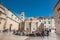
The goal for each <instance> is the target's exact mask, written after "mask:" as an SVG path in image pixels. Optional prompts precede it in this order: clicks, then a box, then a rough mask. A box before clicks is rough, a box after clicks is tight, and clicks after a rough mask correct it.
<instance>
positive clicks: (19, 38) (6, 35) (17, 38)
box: [0, 33, 28, 40]
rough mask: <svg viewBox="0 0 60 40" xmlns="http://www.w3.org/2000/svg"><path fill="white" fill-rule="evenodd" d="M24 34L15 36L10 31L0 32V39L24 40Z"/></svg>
mask: <svg viewBox="0 0 60 40" xmlns="http://www.w3.org/2000/svg"><path fill="white" fill-rule="evenodd" d="M26 38H28V37H26V36H16V35H12V34H11V33H0V40H25V39H26Z"/></svg>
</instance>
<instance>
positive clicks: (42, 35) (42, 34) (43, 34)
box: [41, 29, 45, 38]
mask: <svg viewBox="0 0 60 40" xmlns="http://www.w3.org/2000/svg"><path fill="white" fill-rule="evenodd" d="M44 36H45V33H44V30H43V29H42V33H41V37H43V38H44Z"/></svg>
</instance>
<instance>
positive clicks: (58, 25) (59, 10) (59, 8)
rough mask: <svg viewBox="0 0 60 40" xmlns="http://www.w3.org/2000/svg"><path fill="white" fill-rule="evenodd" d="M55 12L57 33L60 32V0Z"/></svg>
mask: <svg viewBox="0 0 60 40" xmlns="http://www.w3.org/2000/svg"><path fill="white" fill-rule="evenodd" d="M54 14H55V22H56V23H55V24H56V33H57V34H60V0H58V3H57V4H56V5H55V7H54Z"/></svg>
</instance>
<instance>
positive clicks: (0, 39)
mask: <svg viewBox="0 0 60 40" xmlns="http://www.w3.org/2000/svg"><path fill="white" fill-rule="evenodd" d="M0 40H60V35H59V36H58V35H57V34H56V33H52V32H51V33H50V36H49V37H46V36H45V37H44V38H41V37H27V36H16V35H13V34H11V33H0Z"/></svg>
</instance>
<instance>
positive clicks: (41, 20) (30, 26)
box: [25, 16, 56, 33]
mask: <svg viewBox="0 0 60 40" xmlns="http://www.w3.org/2000/svg"><path fill="white" fill-rule="evenodd" d="M42 24H43V28H47V29H52V28H54V29H55V28H56V27H55V20H54V17H50V16H42V17H30V18H27V19H26V20H25V30H28V31H29V32H31V33H32V32H35V31H36V30H40V29H41V28H42V26H41V25H42Z"/></svg>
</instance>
